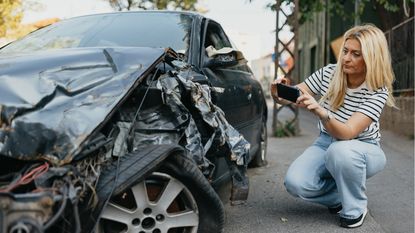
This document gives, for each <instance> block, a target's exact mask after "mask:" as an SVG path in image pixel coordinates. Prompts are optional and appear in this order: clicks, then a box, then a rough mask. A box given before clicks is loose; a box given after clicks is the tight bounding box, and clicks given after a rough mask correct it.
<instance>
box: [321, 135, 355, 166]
mask: <svg viewBox="0 0 415 233" xmlns="http://www.w3.org/2000/svg"><path fill="white" fill-rule="evenodd" d="M360 157H361V153H359V152H358V151H356V148H355V147H354V146H353V140H348V141H337V142H334V143H332V144H331V145H330V147H329V148H328V149H327V153H326V157H325V162H326V167H327V169H328V170H329V171H330V170H332V169H347V168H353V167H355V166H356V164H357V163H360V161H363V160H362V159H361V158H360Z"/></svg>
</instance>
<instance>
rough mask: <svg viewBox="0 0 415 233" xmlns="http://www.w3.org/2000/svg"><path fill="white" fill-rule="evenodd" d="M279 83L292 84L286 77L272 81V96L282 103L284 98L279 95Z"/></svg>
mask: <svg viewBox="0 0 415 233" xmlns="http://www.w3.org/2000/svg"><path fill="white" fill-rule="evenodd" d="M277 83H282V84H286V85H290V80H289V79H287V78H285V77H278V78H277V79H275V80H274V81H272V83H271V96H272V98H273V99H274V101H275V102H277V103H280V102H282V99H281V98H279V97H278V91H277Z"/></svg>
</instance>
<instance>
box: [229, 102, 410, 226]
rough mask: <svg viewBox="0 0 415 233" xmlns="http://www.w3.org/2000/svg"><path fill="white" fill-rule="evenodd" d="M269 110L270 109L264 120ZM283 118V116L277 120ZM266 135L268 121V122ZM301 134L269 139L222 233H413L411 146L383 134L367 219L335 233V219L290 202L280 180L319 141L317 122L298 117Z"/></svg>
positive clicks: (369, 192)
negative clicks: (381, 164) (382, 160)
mask: <svg viewBox="0 0 415 233" xmlns="http://www.w3.org/2000/svg"><path fill="white" fill-rule="evenodd" d="M271 114H272V106H271V102H270V103H269V120H271V119H272V118H271ZM282 115H284V114H282ZM268 126H269V131H268V132H269V135H271V121H269V124H268ZM300 129H301V134H300V136H297V137H292V138H275V137H269V138H268V161H269V164H268V166H266V167H263V168H255V169H249V177H250V193H249V198H248V203H247V204H246V205H243V206H233V207H232V206H229V204H227V205H226V224H225V232H226V233H252V232H257V233H272V232H284V233H286V232H299V233H300V232H304V233H323V232H327V233H336V232H339V233H343V232H344V233H346V232H347V233H350V232H353V233H365V232H371V233H375V232H376V233H381V232H390V233H412V232H414V141H413V140H410V139H408V138H403V137H400V136H397V135H395V134H393V133H391V132H382V133H383V138H382V147H383V149H384V151H385V153H386V155H387V158H388V164H387V166H386V168H385V169H384V170H383V171H382V172H381V173H379V174H377V175H375V176H374V177H373V178H371V179H369V180H368V182H367V195H368V199H369V206H368V207H369V214H368V216H367V218H366V220H365V223H364V225H363V226H362V227H360V228H356V229H353V230H350V229H345V228H340V227H339V226H338V217H337V216H334V215H330V214H329V213H328V211H327V208H325V207H322V206H319V205H315V204H312V203H308V202H305V201H303V200H300V199H298V198H294V197H292V196H291V195H289V194H288V193H287V191H286V190H285V187H284V185H283V179H284V176H285V172H286V171H287V169H288V166H289V165H290V164H291V163H292V161H294V159H295V158H296V157H297V156H299V155H300V154H301V153H302V152H303V151H304V150H305V148H307V147H308V146H309V145H310V144H311V143H312V142H313V141H314V139H315V138H316V136H317V135H318V129H317V118H316V117H315V116H313V115H312V114H310V113H309V112H307V111H301V112H300Z"/></svg>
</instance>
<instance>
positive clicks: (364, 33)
mask: <svg viewBox="0 0 415 233" xmlns="http://www.w3.org/2000/svg"><path fill="white" fill-rule="evenodd" d="M343 38H344V41H343V44H342V46H341V51H343V49H344V44H345V42H346V40H348V39H356V40H357V41H359V43H360V46H361V49H362V56H363V60H364V62H365V71H366V77H365V81H366V85H367V87H368V89H369V90H372V91H373V90H377V89H379V88H382V87H386V88H387V89H388V92H389V98H388V100H387V102H386V104H387V105H388V106H395V100H394V98H393V95H392V91H393V88H392V83H393V81H394V80H395V76H394V74H393V70H392V64H391V56H390V53H389V50H388V43H387V41H386V38H385V35H384V33H383V32H382V31H381V30H380V29H379V28H377V27H376V26H374V25H370V24H367V25H362V26H355V27H353V28H351V29H349V30H348V31H347V32H346V33H344V36H343ZM342 57H343V53H342V52H340V54H339V57H338V60H337V67H336V70H335V72H334V76H333V80H332V81H331V82H330V85H329V88H328V91H327V93H326V95H325V96H323V98H322V102H324V100H328V101H329V102H330V103H331V106H332V108H333V109H335V110H337V109H338V108H339V107H340V106H341V105H342V104H343V102H344V96H345V94H346V90H347V79H346V74H345V73H344V72H343V65H342Z"/></svg>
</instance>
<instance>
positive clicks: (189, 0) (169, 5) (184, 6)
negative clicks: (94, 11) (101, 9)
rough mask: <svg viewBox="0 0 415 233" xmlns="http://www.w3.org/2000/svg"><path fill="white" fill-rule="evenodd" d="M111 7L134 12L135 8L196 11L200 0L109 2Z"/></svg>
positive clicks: (110, 0) (123, 0) (128, 0)
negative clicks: (196, 5)
mask: <svg viewBox="0 0 415 233" xmlns="http://www.w3.org/2000/svg"><path fill="white" fill-rule="evenodd" d="M107 1H109V3H110V5H111V6H112V7H113V8H114V9H116V10H118V11H122V10H132V9H134V8H138V9H144V10H164V9H168V10H196V8H195V4H196V3H197V1H198V0H107Z"/></svg>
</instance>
